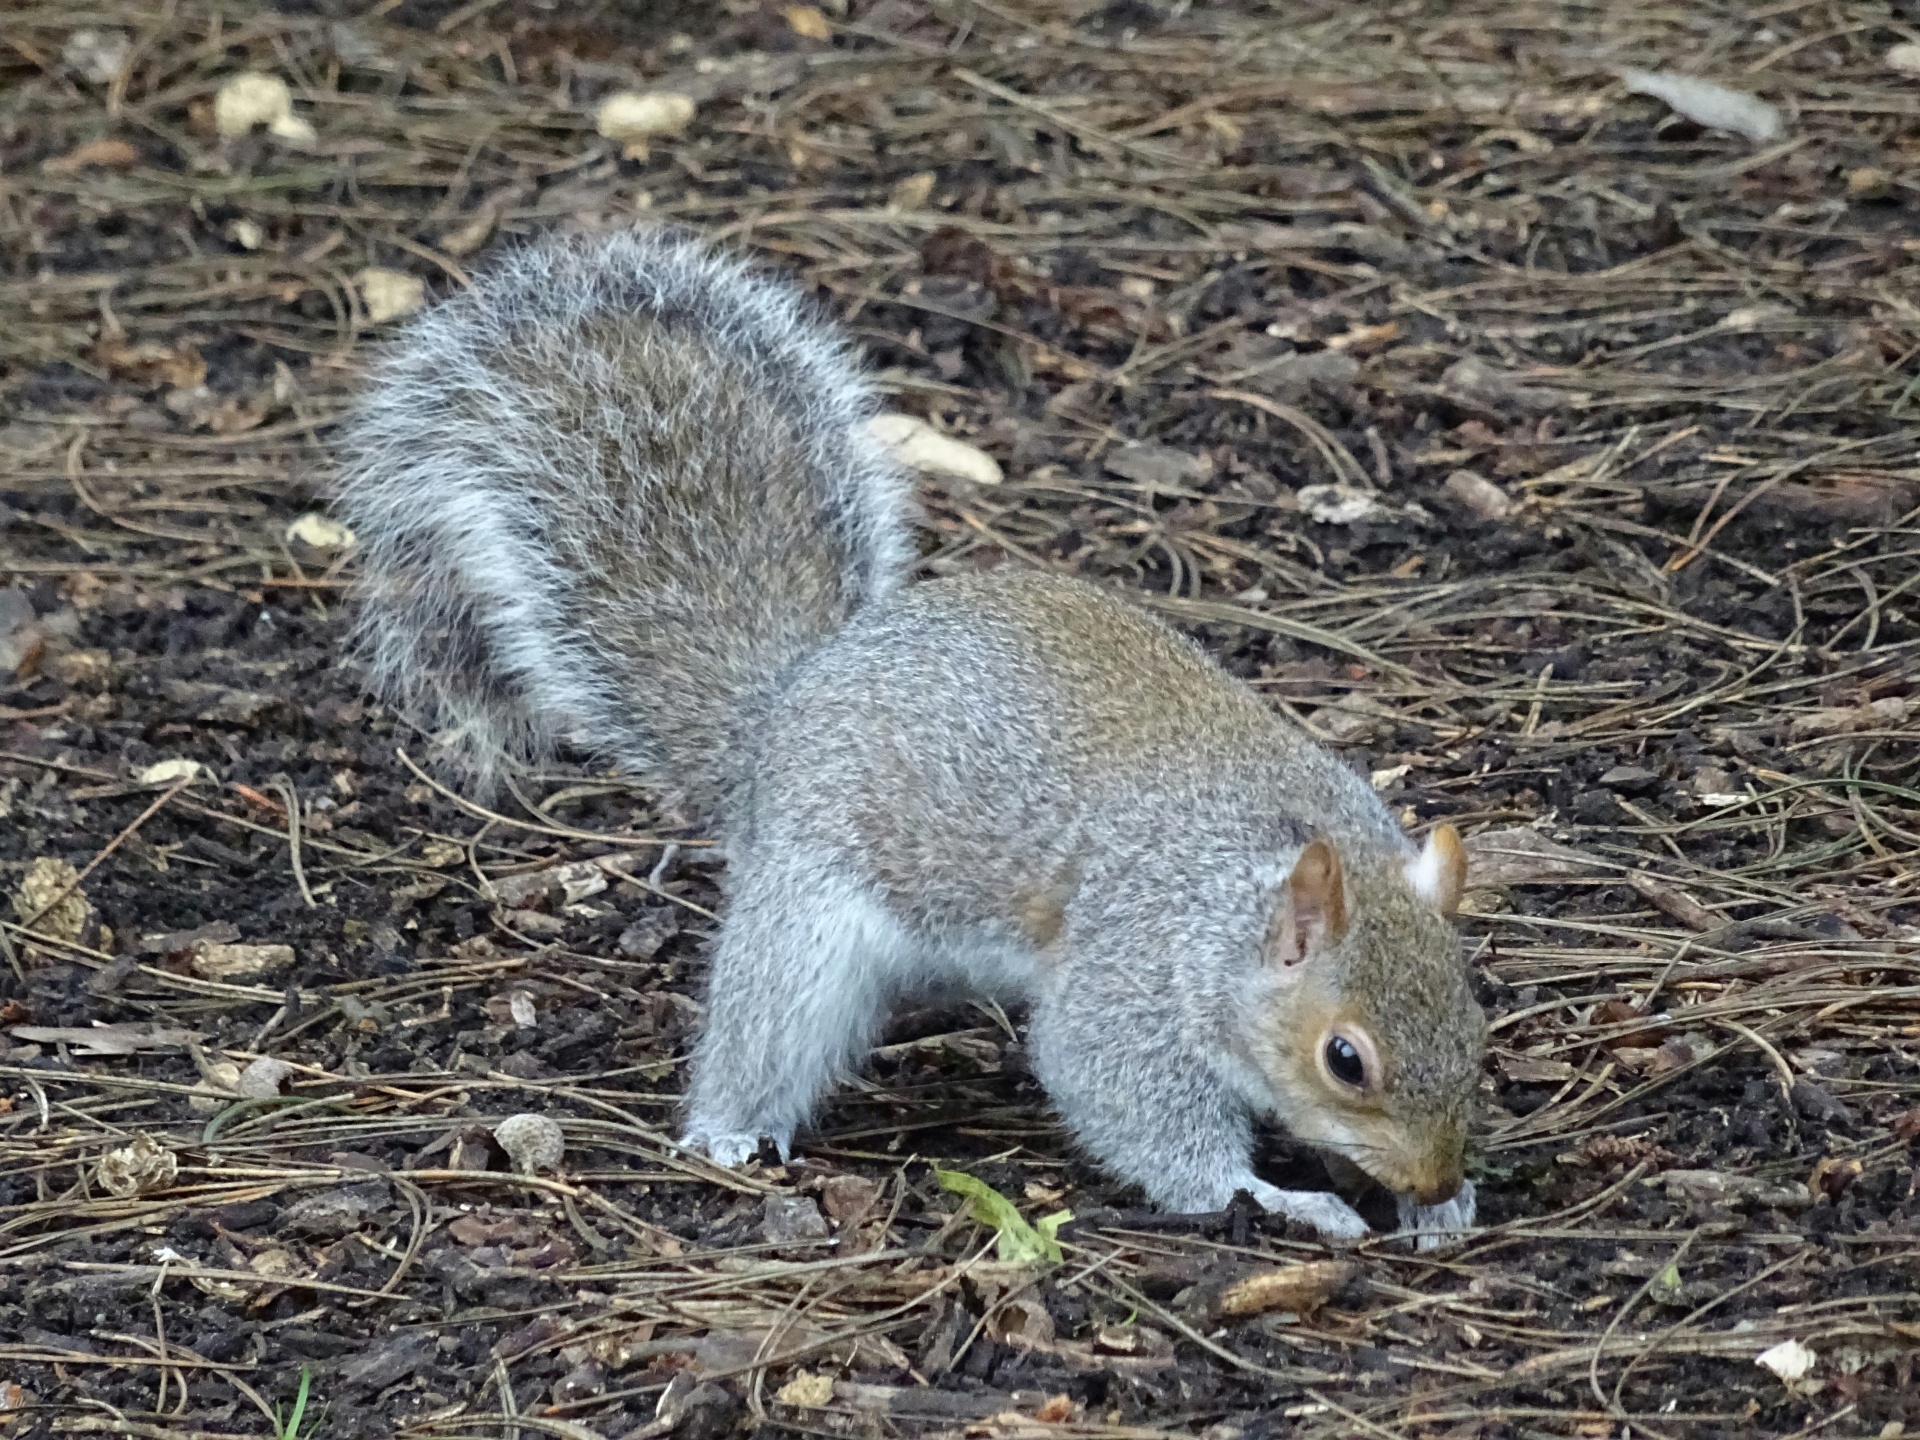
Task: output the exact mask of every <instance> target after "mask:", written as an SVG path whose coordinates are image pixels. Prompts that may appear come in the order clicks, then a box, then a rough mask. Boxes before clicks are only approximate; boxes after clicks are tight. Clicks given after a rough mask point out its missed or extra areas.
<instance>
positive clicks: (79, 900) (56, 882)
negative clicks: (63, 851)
mask: <svg viewBox="0 0 1920 1440" xmlns="http://www.w3.org/2000/svg"><path fill="white" fill-rule="evenodd" d="M79 884H80V872H79V871H78V870H75V869H74V868H73V866H71V865H69V864H68V863H67V862H66V861H65V860H61V859H58V858H57V857H55V856H52V855H42V856H41V857H40V858H39V859H37V860H35V861H34V862H33V863H32V864H31V865H29V866H28V867H27V873H26V874H25V875H24V876H23V877H21V880H20V888H19V889H18V890H15V891H14V892H13V913H14V914H15V915H17V916H19V918H20V923H21V924H23V925H30V926H31V927H32V928H33V929H34V930H36V931H37V932H39V933H40V934H42V935H44V936H46V937H47V938H48V939H49V940H65V941H69V942H73V941H78V940H79V939H80V938H81V936H83V935H84V934H86V930H87V925H88V923H89V922H90V921H91V920H92V919H93V906H92V905H91V904H89V903H88V901H87V897H86V895H85V894H84V893H82V892H81V890H80V888H79Z"/></svg>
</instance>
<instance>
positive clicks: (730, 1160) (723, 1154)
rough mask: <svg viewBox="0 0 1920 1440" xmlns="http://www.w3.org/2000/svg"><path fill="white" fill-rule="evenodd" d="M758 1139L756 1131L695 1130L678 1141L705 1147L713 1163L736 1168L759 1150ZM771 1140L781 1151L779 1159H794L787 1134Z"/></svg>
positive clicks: (691, 1146) (790, 1141)
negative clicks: (751, 1132)
mask: <svg viewBox="0 0 1920 1440" xmlns="http://www.w3.org/2000/svg"><path fill="white" fill-rule="evenodd" d="M760 1138H761V1137H760V1135H759V1134H758V1133H754V1134H749V1133H747V1132H746V1131H744V1130H739V1131H728V1132H714V1131H707V1130H699V1129H694V1130H689V1131H687V1133H686V1134H685V1135H683V1136H681V1137H680V1143H681V1144H682V1145H684V1146H686V1147H687V1148H688V1149H689V1150H704V1151H705V1152H706V1153H707V1158H708V1159H710V1160H712V1161H713V1163H714V1164H716V1165H721V1166H724V1167H725V1168H727V1169H729V1170H738V1169H739V1168H740V1167H741V1166H742V1165H745V1164H746V1163H747V1162H748V1161H749V1160H751V1159H753V1157H754V1156H756V1155H758V1154H759V1153H760ZM773 1143H774V1145H775V1147H776V1148H778V1150H779V1151H780V1158H781V1160H783V1161H785V1160H791V1159H792V1158H793V1140H792V1138H791V1137H790V1136H789V1137H782V1136H778V1135H776V1136H774V1137H773Z"/></svg>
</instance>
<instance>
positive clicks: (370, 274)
mask: <svg viewBox="0 0 1920 1440" xmlns="http://www.w3.org/2000/svg"><path fill="white" fill-rule="evenodd" d="M358 279H359V281H360V300H361V303H362V304H364V305H365V306H366V307H367V319H369V320H371V321H372V322H373V323H374V324H376V325H383V324H385V323H386V322H387V321H389V320H398V319H399V318H400V317H401V316H402V315H411V314H412V313H413V312H414V311H416V310H418V309H419V308H420V307H421V306H423V305H425V304H426V303H427V282H426V281H424V280H422V279H421V278H420V277H419V276H418V275H409V274H407V272H406V271H404V270H388V269H386V268H385V267H383V266H379V265H369V266H368V267H367V268H366V269H364V270H362V271H361V272H360V274H359V276H358Z"/></svg>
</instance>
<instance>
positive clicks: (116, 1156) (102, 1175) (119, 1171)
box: [94, 1135, 180, 1200]
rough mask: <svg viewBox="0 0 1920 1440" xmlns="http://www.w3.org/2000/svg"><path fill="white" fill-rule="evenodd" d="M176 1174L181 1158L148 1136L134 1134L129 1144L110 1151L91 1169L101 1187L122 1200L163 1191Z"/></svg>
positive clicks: (178, 1170) (171, 1182) (178, 1171)
mask: <svg viewBox="0 0 1920 1440" xmlns="http://www.w3.org/2000/svg"><path fill="white" fill-rule="evenodd" d="M179 1173H180V1157H179V1156H178V1155H175V1154H174V1153H173V1151H171V1150H169V1149H168V1148H167V1147H166V1146H164V1145H162V1144H161V1143H160V1142H159V1141H158V1140H155V1139H154V1138H153V1137H152V1136H151V1135H136V1136H134V1137H133V1139H132V1141H130V1142H129V1143H128V1144H126V1145H122V1146H121V1147H119V1148H118V1149H115V1150H109V1151H108V1152H107V1153H106V1154H104V1155H102V1156H101V1157H100V1163H99V1165H98V1166H96V1167H95V1168H94V1178H95V1179H96V1180H98V1181H99V1182H100V1188H101V1189H103V1190H105V1191H106V1192H107V1193H108V1194H109V1195H117V1196H119V1197H120V1198H121V1199H123V1200H125V1199H129V1198H131V1197H132V1196H135V1195H141V1194H145V1193H147V1192H149V1191H153V1190H164V1189H166V1188H167V1187H168V1186H169V1185H171V1184H173V1179H174V1176H176V1175H178V1174H179Z"/></svg>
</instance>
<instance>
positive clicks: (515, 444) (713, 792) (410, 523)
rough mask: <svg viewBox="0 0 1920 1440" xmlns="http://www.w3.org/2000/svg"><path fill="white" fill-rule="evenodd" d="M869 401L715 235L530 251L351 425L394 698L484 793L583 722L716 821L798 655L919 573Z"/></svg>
mask: <svg viewBox="0 0 1920 1440" xmlns="http://www.w3.org/2000/svg"><path fill="white" fill-rule="evenodd" d="M873 408H874V405H873V399H872V393H871V391H870V389H869V387H868V386H867V384H866V383H865V382H864V381H863V380H862V378H861V376H860V373H859V371H858V369H857V368H856V365H855V363H854V360H853V357H852V355H851V354H850V353H849V349H848V347H847V345H846V343H845V342H844V341H843V340H842V339H841V338H840V337H839V336H838V334H837V333H836V332H835V331H833V330H832V329H831V328H829V327H828V326H827V325H826V324H824V323H822V322H821V321H818V320H816V319H815V318H813V317H812V316H811V315H810V314H809V313H808V310H807V307H806V305H805V304H804V302H803V301H802V299H801V297H800V296H799V295H798V294H797V293H796V292H795V291H794V289H793V288H792V287H791V286H789V285H787V284H783V283H781V282H779V281H777V280H774V279H770V278H765V277H762V276H760V275H759V274H757V273H755V272H754V271H753V270H751V269H750V268H749V267H747V266H746V265H744V264H742V263H740V262H738V261H735V260H732V259H729V258H726V257H724V256H721V255H718V254H716V253H715V252H714V251H713V250H711V249H709V248H708V247H706V246H704V245H702V244H700V243H698V242H696V241H693V240H690V239H687V238H684V237H681V236H676V235H672V234H663V233H640V234H624V235H619V236H615V237H611V238H600V239H593V240H576V241H547V242H543V243H541V244H539V245H536V246H533V247H531V248H529V249H527V250H524V251H522V252H521V253H520V254H518V255H517V256H515V257H513V258H512V259H510V260H508V261H507V262H506V263H505V264H504V265H502V266H501V267H499V268H498V269H496V270H495V271H493V272H492V273H491V274H489V275H487V276H485V277H484V278H483V279H481V280H480V281H479V282H478V283H477V284H476V285H475V286H474V288H473V289H471V290H469V291H467V292H466V293H465V294H462V295H460V296H458V297H456V298H454V299H452V300H450V301H448V302H447V303H445V304H442V305H440V306H438V307H436V308H435V309H434V310H432V311H430V312H429V313H428V314H427V315H425V316H424V317H422V318H421V319H420V320H419V321H418V322H416V323H415V324H414V325H413V326H412V328H411V329H410V330H409V331H408V332H407V333H406V334H405V336H404V337H403V338H402V339H401V340H400V341H399V342H398V344H397V345H396V347H395V348H394V350H393V351H391V352H390V353H389V354H388V355H387V356H386V357H385V358H384V359H383V360H382V361H381V362H380V363H379V364H378V366H377V367H376V368H375V369H374V372H373V374H372V375H371V376H370V377H369V383H368V385H367V388H366V391H365V395H364V398H363V399H362V401H361V404H360V406H359V409H358V411H357V413H356V415H355V416H354V417H353V418H352V419H351V420H350V421H349V422H348V424H347V425H346V426H345V428H344V433H343V436H342V449H343V452H344V460H345V471H344V480H343V485H342V490H341V497H340V498H341V508H342V511H343V516H344V518H345V519H346V521H347V523H348V524H349V525H350V526H352V527H353V528H354V529H355V530H356V531H357V532H358V533H359V535H360V536H361V537H362V541H363V546H364V548H363V560H362V563H363V566H364V573H363V579H362V586H363V591H362V593H363V596H364V599H363V603H362V605H361V610H360V620H359V637H360V641H361V649H362V652H363V654H364V656H365V659H366V661H367V664H368V666H369V668H370V670H371V672H372V678H373V681H374V684H375V686H376V688H377V689H379V690H380V691H381V692H383V693H384V694H385V695H387V696H388V697H390V698H391V699H393V700H394V701H395V702H396V703H398V704H400V705H401V706H402V707H404V708H405V709H407V710H409V711H410V712H411V713H412V717H413V718H415V719H416V720H418V721H419V722H421V723H423V724H425V725H427V726H429V727H431V728H433V729H434V730H436V731H440V732H443V736H444V738H446V739H447V740H448V742H449V744H450V745H451V746H452V748H453V749H454V750H455V752H456V753H457V754H458V755H459V756H460V757H461V758H462V759H464V760H465V762H466V763H467V765H468V766H469V767H470V768H471V769H472V770H473V771H475V772H477V774H478V776H479V778H480V779H481V780H482V781H483V782H484V781H485V780H487V779H489V778H491V777H492V775H494V774H495V773H496V772H497V771H499V770H500V769H501V768H502V767H503V766H504V765H506V764H508V763H512V762H518V763H526V762H530V761H535V760H537V759H539V758H540V757H541V756H542V755H544V754H545V753H546V752H547V751H549V750H550V749H551V747H552V746H553V744H554V743H555V742H556V741H559V740H562V739H568V740H572V741H574V742H576V743H579V744H581V745H583V746H584V747H585V748H587V749H588V750H590V751H593V752H595V753H597V754H599V755H601V756H603V757H604V758H606V759H609V760H612V761H615V762H617V763H619V764H621V765H622V766H624V767H627V768H631V769H635V770H641V771H646V772H649V773H651V774H653V775H655V776H657V777H660V778H663V779H665V780H666V781H667V782H668V783H669V784H670V785H671V786H672V787H673V788H674V789H676V790H678V791H679V792H680V793H681V794H683V795H684V796H685V797H686V798H687V799H688V800H689V801H690V802H691V803H692V804H693V805H694V806H695V807H696V808H697V809H699V810H700V811H702V812H703V813H706V814H708V815H710V816H712V815H716V814H717V812H718V811H719V810H720V809H721V808H723V807H724V804H725V801H726V798H727V795H728V793H729V791H730V790H731V788H732V786H733V785H734V784H735V783H736V781H737V780H738V778H739V776H738V773H737V765H738V759H737V757H738V756H739V755H740V754H741V752H742V745H741V740H742V737H743V732H744V730H745V729H746V728H747V727H749V726H750V724H751V717H752V716H753V715H754V714H755V713H756V711H757V709H758V707H759V705H760V703H761V702H762V701H763V699H764V698H765V697H766V696H767V695H768V694H770V693H771V691H772V689H773V688H774V687H775V686H777V684H778V682H779V680H780V678H781V677H782V676H783V675H784V674H785V672H786V670H787V669H788V667H790V666H791V665H792V664H793V663H794V662H795V661H796V660H798V659H799V658H800V657H801V656H803V655H805V654H806V653H808V652H809V651H810V650H812V649H813V648H814V647H815V646H817V645H818V644H819V643H820V642H821V641H822V640H824V639H826V638H827V637H828V636H830V635H831V634H833V633H834V632H835V631H836V630H838V629H839V628H840V627H841V626H842V625H843V624H845V622H846V621H847V620H848V619H849V618H850V617H851V616H852V615H853V614H854V613H855V612H856V611H857V610H859V609H860V608H861V607H862V606H864V605H866V604H868V603H870V602H872V601H874V600H876V599H878V598H880V597H882V596H884V595H886V594H887V593H889V592H890V591H892V590H893V589H894V588H895V587H896V586H897V585H898V584H899V583H900V581H901V580H902V578H903V577H904V574H905V572H906V569H907V566H908V562H909V560H910V553H911V552H910V530H909V524H908V520H907V505H908V500H907V486H906V483H905V481H904V480H903V479H902V477H901V475H900V474H899V472H898V471H897V469H896V468H895V467H894V466H893V464H892V463H891V462H890V461H889V460H888V459H887V458H886V457H885V455H884V454H883V453H882V452H881V451H880V450H879V448H878V447H877V446H876V445H875V444H874V443H873V442H871V441H870V440H869V439H868V438H867V436H866V433H865V429H864V425H863V422H864V421H865V420H866V419H867V418H868V417H869V415H870V414H871V413H872V411H873Z"/></svg>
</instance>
